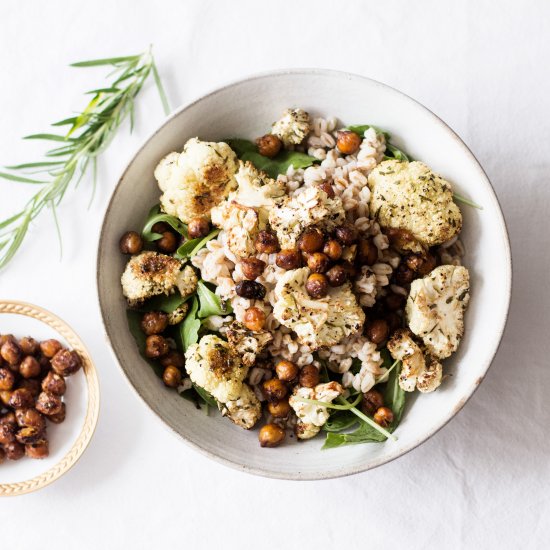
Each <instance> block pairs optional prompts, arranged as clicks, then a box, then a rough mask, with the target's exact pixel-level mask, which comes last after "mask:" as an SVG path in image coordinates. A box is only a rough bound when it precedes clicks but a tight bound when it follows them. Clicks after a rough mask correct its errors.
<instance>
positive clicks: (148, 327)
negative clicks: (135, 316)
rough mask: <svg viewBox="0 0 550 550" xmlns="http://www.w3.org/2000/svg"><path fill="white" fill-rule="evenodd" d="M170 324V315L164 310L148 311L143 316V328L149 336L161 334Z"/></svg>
mask: <svg viewBox="0 0 550 550" xmlns="http://www.w3.org/2000/svg"><path fill="white" fill-rule="evenodd" d="M167 326H168V315H167V314H166V313H164V312H163V311H148V312H147V313H144V315H143V317H142V318H141V330H142V331H143V333H144V334H146V335H147V336H151V334H160V333H161V332H164V331H165V330H166V327H167Z"/></svg>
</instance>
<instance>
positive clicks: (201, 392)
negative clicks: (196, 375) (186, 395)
mask: <svg viewBox="0 0 550 550" xmlns="http://www.w3.org/2000/svg"><path fill="white" fill-rule="evenodd" d="M193 388H195V391H196V392H197V393H198V394H199V396H200V397H201V399H202V400H203V401H204V402H205V403H206V404H207V405H210V406H211V407H216V408H217V407H218V402H217V401H216V399H214V397H212V395H211V394H209V393H208V392H207V391H206V390H205V389H204V388H201V387H200V386H197V384H193Z"/></svg>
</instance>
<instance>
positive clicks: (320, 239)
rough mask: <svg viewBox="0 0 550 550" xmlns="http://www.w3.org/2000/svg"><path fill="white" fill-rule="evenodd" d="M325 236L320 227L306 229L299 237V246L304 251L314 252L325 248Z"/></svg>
mask: <svg viewBox="0 0 550 550" xmlns="http://www.w3.org/2000/svg"><path fill="white" fill-rule="evenodd" d="M324 244H325V238H324V236H323V233H322V232H321V231H320V230H319V229H315V228H311V229H306V230H305V231H304V232H303V233H302V235H301V236H300V238H299V239H298V248H299V249H300V250H301V251H302V252H307V253H308V254H313V253H314V252H318V251H319V250H321V249H322V248H323V245H324Z"/></svg>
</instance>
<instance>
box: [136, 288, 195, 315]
mask: <svg viewBox="0 0 550 550" xmlns="http://www.w3.org/2000/svg"><path fill="white" fill-rule="evenodd" d="M189 298H190V296H186V297H185V298H182V297H181V294H180V293H179V292H175V293H174V294H170V296H166V295H164V294H163V295H161V296H155V297H153V298H150V299H149V300H147V302H145V304H144V305H143V306H142V308H141V310H142V311H164V313H172V312H173V311H175V310H176V309H178V307H180V306H181V305H182V304H183V303H185V302H186V301H187V300H189Z"/></svg>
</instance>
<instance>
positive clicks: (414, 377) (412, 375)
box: [388, 329, 426, 391]
mask: <svg viewBox="0 0 550 550" xmlns="http://www.w3.org/2000/svg"><path fill="white" fill-rule="evenodd" d="M388 351H389V352H390V354H391V356H392V357H393V359H394V360H396V361H401V363H402V366H401V372H400V374H399V385H400V386H401V388H403V390H405V391H414V389H415V388H416V385H417V381H418V378H419V377H420V376H421V375H422V374H423V373H424V371H425V370H426V361H425V359H424V354H423V353H422V350H421V349H420V347H419V346H418V344H417V343H416V342H415V341H414V340H413V335H412V333H411V331H410V330H408V329H399V330H396V331H395V332H394V333H393V335H392V337H391V338H390V339H389V341H388Z"/></svg>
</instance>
